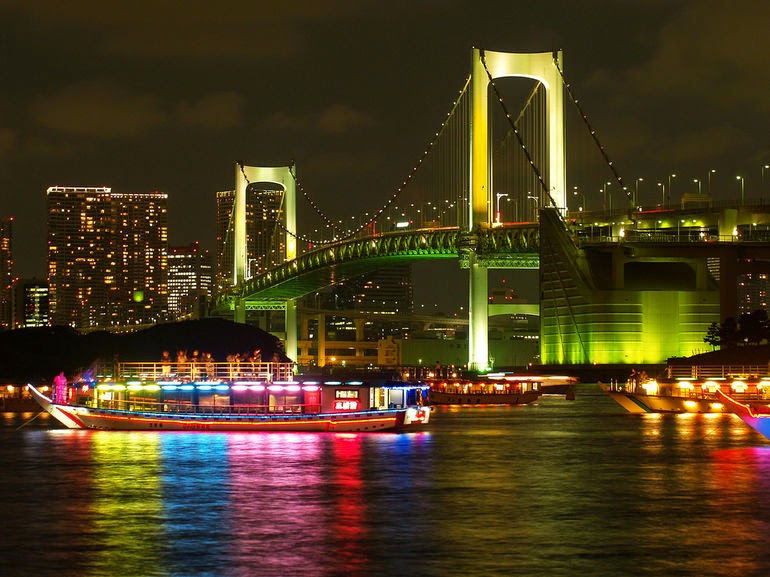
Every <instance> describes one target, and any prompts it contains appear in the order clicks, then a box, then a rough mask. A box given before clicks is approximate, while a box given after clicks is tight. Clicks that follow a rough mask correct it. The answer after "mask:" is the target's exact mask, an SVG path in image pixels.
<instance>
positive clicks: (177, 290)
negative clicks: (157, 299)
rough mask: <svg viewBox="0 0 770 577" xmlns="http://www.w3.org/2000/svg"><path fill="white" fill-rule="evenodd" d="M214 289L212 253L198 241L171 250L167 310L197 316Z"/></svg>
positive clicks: (184, 315)
mask: <svg viewBox="0 0 770 577" xmlns="http://www.w3.org/2000/svg"><path fill="white" fill-rule="evenodd" d="M211 291H212V274H211V255H209V251H207V250H203V249H201V248H200V245H199V244H198V242H194V243H192V244H190V245H188V246H176V247H171V248H170V249H169V251H168V312H169V314H170V315H171V317H172V318H181V317H186V316H192V317H193V318H198V317H199V316H201V315H200V314H199V313H200V311H201V307H202V306H203V305H205V304H206V303H208V302H209V300H210V299H211Z"/></svg>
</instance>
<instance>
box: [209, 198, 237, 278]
mask: <svg viewBox="0 0 770 577" xmlns="http://www.w3.org/2000/svg"><path fill="white" fill-rule="evenodd" d="M234 208H235V191H234V190H223V191H221V192H217V241H216V259H215V260H216V262H215V266H216V277H215V285H214V286H215V289H216V292H217V293H219V292H221V291H222V290H224V289H225V288H227V287H229V286H232V285H233V280H234V278H235V274H234V262H235V258H234V256H235V255H234V251H235V240H234V239H235V228H234V225H235V222H234V218H233V210H234Z"/></svg>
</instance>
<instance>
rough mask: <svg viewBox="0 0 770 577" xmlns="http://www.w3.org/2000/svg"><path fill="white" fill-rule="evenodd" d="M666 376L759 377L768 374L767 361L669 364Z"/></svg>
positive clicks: (693, 378)
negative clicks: (730, 363) (723, 363)
mask: <svg viewBox="0 0 770 577" xmlns="http://www.w3.org/2000/svg"><path fill="white" fill-rule="evenodd" d="M667 372H668V376H669V377H670V378H673V379H692V380H696V381H697V380H706V379H736V378H742V379H757V380H758V379H760V378H762V377H765V376H767V375H768V374H770V367H769V366H768V364H767V363H763V364H758V363H753V364H736V365H669V366H668V368H667Z"/></svg>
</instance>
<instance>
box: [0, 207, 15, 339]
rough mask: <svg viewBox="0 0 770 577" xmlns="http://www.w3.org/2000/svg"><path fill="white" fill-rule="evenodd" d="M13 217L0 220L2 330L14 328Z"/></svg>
mask: <svg viewBox="0 0 770 577" xmlns="http://www.w3.org/2000/svg"><path fill="white" fill-rule="evenodd" d="M12 287H13V217H11V218H0V330H8V329H10V328H12V324H11V320H12V318H11V317H12V314H13V307H12Z"/></svg>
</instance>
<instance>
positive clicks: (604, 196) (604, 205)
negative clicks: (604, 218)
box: [602, 180, 612, 212]
mask: <svg viewBox="0 0 770 577" xmlns="http://www.w3.org/2000/svg"><path fill="white" fill-rule="evenodd" d="M608 186H612V183H611V182H610V181H609V180H607V181H605V182H604V184H603V185H602V211H604V212H607V187H608ZM610 209H612V196H610Z"/></svg>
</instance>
